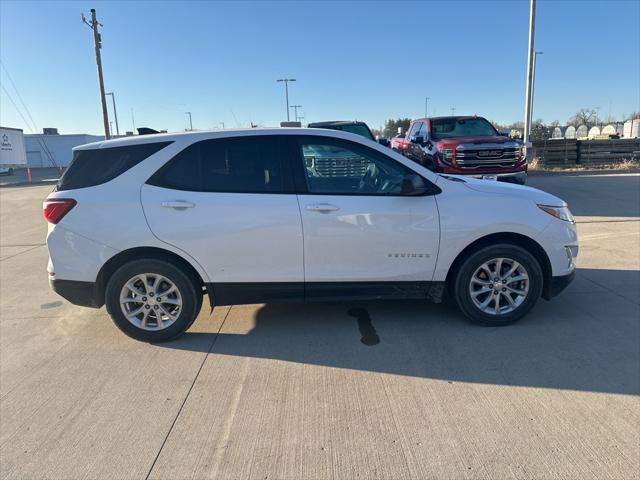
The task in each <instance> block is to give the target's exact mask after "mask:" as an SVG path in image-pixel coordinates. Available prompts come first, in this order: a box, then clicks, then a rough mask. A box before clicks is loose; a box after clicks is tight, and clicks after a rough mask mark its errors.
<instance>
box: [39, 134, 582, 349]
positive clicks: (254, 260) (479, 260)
mask: <svg viewBox="0 0 640 480" xmlns="http://www.w3.org/2000/svg"><path fill="white" fill-rule="evenodd" d="M44 216H45V218H46V219H47V221H48V222H49V232H48V236H47V245H48V248H49V255H50V260H49V266H48V271H49V278H50V281H51V286H52V288H53V289H54V290H55V291H56V292H58V293H59V294H60V295H62V296H63V297H65V298H66V299H68V300H69V301H71V302H72V303H75V304H78V305H85V306H92V307H101V306H102V305H103V304H106V306H107V310H108V312H109V313H110V315H111V317H112V318H113V320H114V322H115V323H116V325H117V326H118V327H119V328H120V329H121V330H122V331H124V332H125V333H126V334H127V335H130V336H132V337H134V338H137V339H140V340H145V341H154V342H155V341H163V340H168V339H171V338H173V337H175V336H177V335H179V334H181V333H182V332H184V331H185V330H186V329H188V328H189V326H190V325H191V323H192V322H193V321H194V319H195V318H196V315H197V314H198V312H199V310H200V307H201V305H202V299H203V296H204V295H205V294H206V295H207V296H208V298H209V302H210V303H211V306H212V307H213V306H214V305H230V304H244V303H262V302H277V301H295V300H306V301H316V300H322V301H325V300H329V299H332V300H354V299H357V300H360V299H374V298H375V299H408V298H422V299H429V300H432V301H435V302H439V301H441V300H442V298H443V297H444V296H447V295H449V296H451V297H452V298H453V299H454V300H455V302H456V303H457V305H458V306H459V308H460V310H461V311H462V312H463V313H464V314H465V315H466V316H467V317H469V318H470V319H471V320H472V321H474V322H476V323H479V324H483V325H504V324H507V323H511V322H513V321H515V320H517V319H519V318H520V317H522V316H523V315H525V314H526V313H527V312H528V311H529V310H531V308H532V307H533V306H534V304H535V303H536V301H537V300H538V298H539V297H540V296H542V297H544V298H546V299H549V298H551V297H552V296H553V295H555V294H557V293H558V292H560V290H562V289H563V288H564V287H565V286H566V285H567V284H568V283H569V282H570V281H571V279H572V277H573V274H574V269H575V258H576V255H577V252H578V243H577V235H576V228H575V223H574V221H573V218H572V216H571V213H570V212H569V210H568V208H567V205H566V203H565V202H563V201H562V200H560V199H558V198H556V197H554V196H552V195H549V194H547V193H544V192H542V191H539V190H535V189H532V188H528V187H521V186H517V185H509V184H503V183H497V182H492V181H487V180H474V179H470V178H458V177H448V176H443V175H438V174H435V173H433V172H431V171H429V170H427V169H426V168H423V167H422V166H420V165H418V164H417V163H415V162H412V161H411V160H408V159H406V158H405V157H403V156H402V155H399V154H397V153H395V152H393V151H391V150H389V149H388V148H385V147H383V146H381V145H378V144H376V143H375V142H372V141H370V140H367V139H365V138H363V137H361V136H356V135H354V134H350V133H346V132H340V131H332V130H320V129H299V128H296V129H262V130H258V129H251V130H236V131H224V132H219V131H218V132H194V133H180V134H168V135H167V134H164V135H148V136H138V137H135V138H123V139H118V140H109V141H106V142H99V143H92V144H89V145H83V146H81V147H77V148H76V149H75V150H74V160H73V163H72V164H71V166H70V167H69V168H68V169H67V171H66V173H65V174H64V176H63V177H62V179H61V180H60V182H59V184H58V186H57V188H56V189H55V191H54V192H52V193H51V194H50V195H49V197H48V198H47V200H46V201H45V202H44Z"/></svg>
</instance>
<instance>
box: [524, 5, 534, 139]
mask: <svg viewBox="0 0 640 480" xmlns="http://www.w3.org/2000/svg"><path fill="white" fill-rule="evenodd" d="M535 31H536V0H531V8H530V11H529V55H528V60H527V90H526V99H525V108H524V143H525V149H526V148H527V147H526V145H527V143H528V142H529V131H530V130H531V120H530V119H531V101H532V99H533V89H532V87H533V68H534V67H533V62H534V61H535V54H534V49H535Z"/></svg>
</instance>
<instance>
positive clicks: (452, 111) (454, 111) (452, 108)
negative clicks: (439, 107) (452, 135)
mask: <svg viewBox="0 0 640 480" xmlns="http://www.w3.org/2000/svg"><path fill="white" fill-rule="evenodd" d="M455 114H456V107H451V116H452V117H453V116H454V115H455Z"/></svg>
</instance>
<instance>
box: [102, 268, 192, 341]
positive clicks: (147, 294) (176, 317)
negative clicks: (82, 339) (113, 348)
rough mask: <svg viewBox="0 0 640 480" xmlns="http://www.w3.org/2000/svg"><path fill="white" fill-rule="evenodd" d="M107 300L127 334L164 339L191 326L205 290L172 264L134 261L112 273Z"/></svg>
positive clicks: (108, 284) (106, 294) (137, 337)
mask: <svg viewBox="0 0 640 480" xmlns="http://www.w3.org/2000/svg"><path fill="white" fill-rule="evenodd" d="M105 303H106V306H107V311H108V312H109V314H110V315H111V318H112V319H113V322H114V323H115V324H116V326H117V327H118V328H119V329H120V330H122V331H123V332H124V333H126V334H127V335H129V336H130V337H132V338H135V339H136V340H142V341H146V342H163V341H167V340H171V339H173V338H175V337H177V336H179V335H181V334H182V333H184V332H185V331H186V330H187V329H188V328H189V327H190V326H191V324H192V323H193V322H194V320H195V318H196V316H197V315H198V312H199V311H200V307H201V306H202V293H201V292H200V291H199V289H198V288H197V287H196V285H195V283H194V282H193V281H192V279H190V278H189V276H187V275H186V274H185V273H184V272H183V271H182V270H180V269H179V268H178V267H176V266H174V265H173V264H171V263H168V262H164V261H161V260H153V259H149V260H135V261H133V262H130V263H127V264H125V265H123V266H122V267H120V268H119V269H118V270H116V272H115V273H114V274H113V275H112V276H111V278H110V279H109V282H108V283H107V289H106V292H105Z"/></svg>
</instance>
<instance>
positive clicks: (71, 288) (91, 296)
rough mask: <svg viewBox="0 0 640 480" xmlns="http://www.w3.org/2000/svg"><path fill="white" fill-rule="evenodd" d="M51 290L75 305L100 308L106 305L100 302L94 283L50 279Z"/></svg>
mask: <svg viewBox="0 0 640 480" xmlns="http://www.w3.org/2000/svg"><path fill="white" fill-rule="evenodd" d="M49 286H50V287H51V290H53V291H54V292H56V293H57V294H58V295H60V296H61V297H62V298H64V299H66V300H68V301H70V302H71V303H73V304H74V305H80V306H82V307H91V308H100V307H102V305H103V304H104V302H103V301H102V300H100V297H99V295H98V294H97V291H96V284H95V283H94V282H80V281H77V280H56V279H53V278H50V279H49Z"/></svg>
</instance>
